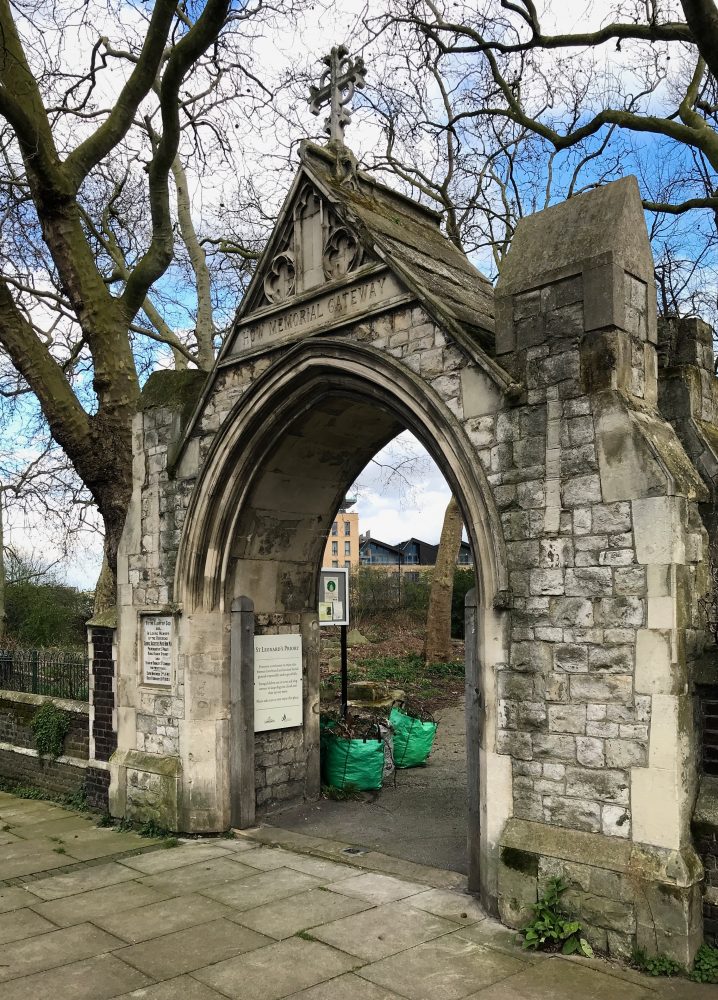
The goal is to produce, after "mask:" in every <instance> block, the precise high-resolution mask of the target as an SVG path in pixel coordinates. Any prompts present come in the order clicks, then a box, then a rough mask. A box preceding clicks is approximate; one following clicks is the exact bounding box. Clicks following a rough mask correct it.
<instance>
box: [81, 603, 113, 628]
mask: <svg viewBox="0 0 718 1000" xmlns="http://www.w3.org/2000/svg"><path fill="white" fill-rule="evenodd" d="M86 624H87V625H89V626H90V627H91V628H117V608H116V607H113V608H105V610H104V611H100V612H99V613H98V614H96V615H94V616H93V617H92V618H90V620H89V621H88V622H87V623H86Z"/></svg>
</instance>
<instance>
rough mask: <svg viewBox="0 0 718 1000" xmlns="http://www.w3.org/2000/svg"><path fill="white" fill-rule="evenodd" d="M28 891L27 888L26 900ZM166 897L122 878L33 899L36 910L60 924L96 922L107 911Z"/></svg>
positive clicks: (114, 910) (109, 912)
mask: <svg viewBox="0 0 718 1000" xmlns="http://www.w3.org/2000/svg"><path fill="white" fill-rule="evenodd" d="M28 895H29V894H28V893H27V892H25V902H26V904H27V897H28ZM161 899H164V896H162V895H161V894H160V893H158V892H156V891H155V890H154V889H150V887H149V886H146V885H140V883H139V882H120V883H118V884H117V885H109V886H106V887H105V888H103V889H91V890H90V892H82V893H79V894H78V895H74V896H63V898H62V899H53V900H49V901H48V902H45V903H41V902H40V901H39V900H37V898H36V897H34V898H33V900H32V908H33V910H34V911H35V913H39V914H40V915H41V916H43V917H46V918H47V919H48V920H51V921H52V922H53V923H54V924H57V926H58V927H70V926H71V925H72V924H80V923H82V922H83V921H84V920H88V921H90V922H93V923H96V922H97V920H98V919H99V918H100V917H104V916H106V915H107V914H120V913H122V912H123V911H124V910H131V909H134V908H136V907H138V906H145V905H147V904H148V903H157V902H159V901H160V900H161Z"/></svg>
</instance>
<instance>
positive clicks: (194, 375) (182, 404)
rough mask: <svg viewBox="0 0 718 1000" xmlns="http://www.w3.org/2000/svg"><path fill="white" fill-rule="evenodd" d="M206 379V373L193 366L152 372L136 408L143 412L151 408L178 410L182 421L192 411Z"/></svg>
mask: <svg viewBox="0 0 718 1000" xmlns="http://www.w3.org/2000/svg"><path fill="white" fill-rule="evenodd" d="M206 381H207V373H206V372H201V371H197V370H196V369H194V368H192V369H189V368H188V369H186V370H185V371H179V372H175V371H159V372H153V373H152V374H151V375H150V377H149V378H148V379H147V382H146V383H145V386H144V388H143V390H142V395H141V396H140V402H139V407H138V409H139V410H140V411H141V412H143V413H144V412H146V411H147V410H153V409H165V410H179V411H181V415H180V419H181V420H182V423H184V422H185V421H186V420H187V419H188V418H189V416H190V414H191V413H192V410H193V409H194V407H195V405H196V403H197V400H198V399H199V397H200V395H201V393H202V390H203V388H204V385H205V382H206Z"/></svg>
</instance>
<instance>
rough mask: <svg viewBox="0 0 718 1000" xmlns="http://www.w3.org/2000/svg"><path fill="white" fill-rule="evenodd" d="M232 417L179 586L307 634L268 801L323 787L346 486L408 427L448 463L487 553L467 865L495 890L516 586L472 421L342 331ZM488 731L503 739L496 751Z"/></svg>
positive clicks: (474, 660) (474, 685)
mask: <svg viewBox="0 0 718 1000" xmlns="http://www.w3.org/2000/svg"><path fill="white" fill-rule="evenodd" d="M224 428H225V429H224V432H223V433H221V434H220V435H219V436H218V437H217V438H216V439H215V442H214V444H213V451H212V452H211V453H210V455H209V456H208V458H207V460H206V463H205V466H204V470H203V475H202V480H201V482H200V483H199V484H198V488H197V489H196V491H195V495H194V498H193V508H192V509H191V511H190V516H189V518H188V525H187V528H186V530H185V533H184V535H183V543H182V547H181V549H180V553H179V559H178V570H177V580H178V588H177V592H178V594H179V595H180V599H181V600H182V601H183V603H184V605H185V607H188V608H193V609H194V614H195V615H196V616H199V617H202V616H204V615H209V616H210V618H211V617H212V616H214V615H217V614H220V615H224V616H225V621H227V622H228V618H229V609H230V608H231V606H232V603H233V601H236V599H238V598H240V597H245V598H249V599H250V600H251V601H252V603H253V606H254V610H255V620H256V624H257V627H258V629H259V630H260V631H261V630H265V631H266V630H268V631H270V633H271V632H274V633H275V634H276V633H277V632H280V633H281V632H295V633H300V634H301V636H302V641H303V657H304V723H303V727H302V728H301V729H300V730H298V731H297V732H295V733H294V735H293V736H291V735H289V736H286V737H283V738H282V741H281V742H279V743H278V742H277V740H276V739H275V738H273V737H267V736H265V735H262V734H261V733H257V734H256V735H255V741H254V748H255V762H254V766H255V774H256V777H257V786H256V791H257V806H258V808H259V809H260V810H262V809H264V808H265V806H266V804H268V803H269V802H270V801H273V802H274V803H276V802H281V801H282V799H284V800H288V799H291V798H294V797H296V796H297V794H298V792H299V789H300V788H301V789H302V792H303V794H304V795H305V796H306V798H307V799H309V800H312V799H314V798H316V797H318V795H319V792H320V775H319V765H320V761H319V712H320V699H319V684H320V649H319V628H318V622H317V605H318V583H319V572H320V568H321V564H322V555H323V552H324V547H325V543H326V539H327V537H328V535H329V533H330V530H331V525H332V523H333V521H334V519H335V516H336V513H337V511H338V510H339V508H340V506H341V504H342V501H343V500H344V498H345V496H346V493H347V490H348V489H349V488H350V486H351V484H352V483H353V482H354V481H355V480H356V478H357V476H358V474H359V473H360V471H361V470H362V469H363V468H364V467H365V466H366V464H367V462H368V461H369V460H370V459H371V458H372V457H373V456H374V455H375V454H376V453H377V452H378V451H380V450H381V449H382V448H383V447H384V445H386V444H387V442H389V441H390V440H392V439H393V438H395V437H396V436H397V435H398V434H399V433H401V432H403V431H405V430H409V431H411V432H412V433H413V434H414V435H415V436H416V437H417V439H418V440H419V441H420V442H421V443H422V444H423V446H424V447H425V448H426V449H427V451H428V452H429V454H430V455H431V456H432V458H433V459H434V461H435V462H436V464H437V465H438V467H439V469H440V470H441V472H442V475H443V476H444V477H445V479H446V482H447V483H448V486H449V489H450V490H451V492H452V493H453V495H454V496H455V497H456V499H457V501H458V503H459V506H460V509H461V514H462V519H463V522H464V524H465V526H466V531H467V535H468V539H469V543H470V545H471V549H472V551H473V552H474V553H475V559H476V568H477V579H476V595H477V596H476V605H477V611H476V615H475V617H476V621H477V628H476V630H475V633H474V638H473V640H472V642H471V643H470V644H469V647H467V656H466V662H467V673H466V684H467V691H468V692H470V695H471V697H470V702H471V704H470V705H467V720H468V724H467V726H468V728H467V732H468V739H467V774H468V777H467V788H468V803H469V804H468V826H469V831H468V844H469V848H468V855H469V857H468V869H469V883H470V886H472V887H473V888H474V889H476V890H477V891H478V890H479V888H480V886H481V888H482V889H484V890H486V892H488V893H490V894H493V889H492V887H490V886H487V885H486V877H484V878H483V880H482V876H481V869H482V864H481V855H482V854H485V853H486V852H487V851H488V850H489V840H488V836H491V835H492V834H495V833H496V832H497V831H498V817H499V816H500V818H501V822H503V820H504V819H505V804H504V803H501V804H500V809H499V813H498V816H497V820H496V823H494V821H493V819H492V817H491V816H489V817H488V822H484V823H482V812H483V814H484V819H485V820H486V818H487V816H486V813H487V797H486V794H485V791H482V782H481V772H482V769H483V771H484V772H486V770H487V768H491V767H492V766H497V765H496V755H495V754H494V753H493V748H494V740H495V722H496V719H495V705H496V693H495V677H494V669H493V668H494V664H496V663H498V662H501V661H502V660H503V658H504V655H505V636H504V627H503V623H502V619H501V616H500V614H498V613H497V612H496V611H495V609H494V597H495V595H496V594H497V593H498V592H500V591H501V590H502V589H503V588H504V587H505V563H504V559H503V552H502V541H501V538H502V534H501V526H500V521H499V519H498V514H497V511H496V508H495V505H494V504H493V500H492V497H491V490H490V487H489V485H488V483H487V481H486V477H485V475H484V474H483V472H482V470H481V467H480V465H479V463H478V462H477V461H476V453H475V450H474V447H473V445H472V444H471V442H470V440H469V439H468V437H467V436H466V433H465V431H464V430H463V429H462V427H461V425H460V424H459V423H458V422H457V421H456V420H455V419H454V417H453V415H452V413H451V412H450V410H449V409H448V408H447V407H446V404H445V403H444V402H443V401H442V398H441V396H440V394H439V393H438V392H437V391H436V390H434V389H433V388H432V387H431V386H430V385H428V384H427V383H425V382H423V381H422V380H421V379H419V378H418V377H417V376H416V375H415V374H414V373H413V372H411V371H410V370H408V369H407V368H405V367H404V366H402V365H400V363H398V362H396V361H394V360H393V359H391V358H388V357H387V356H386V355H385V354H380V353H379V352H378V351H375V350H373V349H372V348H369V347H367V346H366V345H364V344H354V343H350V342H346V341H332V340H329V339H327V340H323V341H322V342H317V341H314V342H305V343H304V344H302V345H300V346H299V347H298V348H296V349H295V350H294V351H293V352H291V353H289V354H287V355H286V356H285V358H284V359H283V360H282V363H281V364H279V365H275V366H273V367H272V368H270V369H269V370H268V371H267V372H266V373H265V375H264V376H263V377H262V378H260V379H258V380H257V381H256V382H255V383H254V384H253V385H252V387H251V388H250V389H249V391H248V392H247V393H246V394H245V395H244V396H243V397H242V399H241V401H240V403H239V404H238V405H237V406H236V408H235V411H234V413H233V414H231V415H230V417H229V418H228V419H227V420H226V421H225V425H224ZM199 617H198V619H197V620H199ZM193 642H194V640H193V639H192V638H191V637H190V638H189V640H188V645H187V647H186V648H187V654H188V656H189V657H190V658H191V657H192V655H194V654H195V653H196V654H198V655H199V654H200V653H201V649H200V648H199V647H197V649H196V650H195V648H194V645H193ZM229 661H230V657H229V656H228V657H227V661H226V662H227V669H228V673H229V669H230V667H229ZM231 724H233V723H231ZM286 732H287V733H290V732H291V731H290V730H287V731H286ZM482 744H483V745H484V746H488V747H490V751H489V753H488V754H487V753H486V752H483V757H482ZM489 758H490V759H489ZM502 763H503V761H502V760H499V761H498V764H499V765H500V764H502ZM280 785H281V786H284V787H282V788H278V786H280ZM484 789H485V784H484ZM488 812H489V813H490V812H491V809H490V807H488ZM494 825H495V826H496V827H497V830H496V831H494V829H493V827H494ZM483 869H484V871H485V872H488V871H489V867H488V866H483Z"/></svg>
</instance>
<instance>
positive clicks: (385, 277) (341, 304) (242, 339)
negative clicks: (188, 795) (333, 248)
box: [231, 272, 405, 357]
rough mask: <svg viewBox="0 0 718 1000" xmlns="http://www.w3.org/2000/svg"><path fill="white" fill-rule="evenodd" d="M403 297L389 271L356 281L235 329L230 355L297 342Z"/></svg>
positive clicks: (375, 310)
mask: <svg viewBox="0 0 718 1000" xmlns="http://www.w3.org/2000/svg"><path fill="white" fill-rule="evenodd" d="M404 294H405V293H404V289H403V288H402V287H401V285H400V284H399V283H398V281H397V280H396V278H395V277H394V276H393V275H392V274H389V273H388V272H384V273H380V274H373V275H372V276H367V277H366V278H364V279H363V280H360V279H358V280H357V281H356V282H355V283H353V284H351V285H345V286H343V287H340V288H337V289H335V290H333V291H327V292H325V293H324V294H323V295H319V296H317V297H316V298H315V299H312V300H311V301H308V302H306V303H303V304H302V303H299V302H297V303H294V304H293V305H292V306H291V307H289V308H287V309H283V310H282V311H281V312H273V313H271V314H270V315H268V316H265V317H263V318H262V319H256V320H254V322H251V321H247V322H245V323H244V324H243V325H242V326H240V327H239V329H238V330H237V333H236V338H235V342H234V347H233V349H232V351H231V355H232V356H234V357H236V356H238V355H244V354H249V353H257V352H258V351H260V350H266V349H268V348H271V347H275V346H279V345H280V344H284V343H290V342H291V341H293V340H300V339H301V338H302V337H306V336H309V335H310V334H312V333H316V332H318V331H320V330H323V329H325V328H328V327H331V326H336V325H338V324H340V323H342V322H346V321H347V320H351V319H354V318H359V317H361V316H362V315H364V314H365V313H372V312H377V311H379V310H381V309H382V308H383V307H385V306H388V305H391V304H392V303H393V301H394V299H396V298H400V297H403V296H404Z"/></svg>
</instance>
